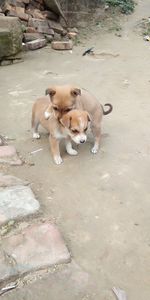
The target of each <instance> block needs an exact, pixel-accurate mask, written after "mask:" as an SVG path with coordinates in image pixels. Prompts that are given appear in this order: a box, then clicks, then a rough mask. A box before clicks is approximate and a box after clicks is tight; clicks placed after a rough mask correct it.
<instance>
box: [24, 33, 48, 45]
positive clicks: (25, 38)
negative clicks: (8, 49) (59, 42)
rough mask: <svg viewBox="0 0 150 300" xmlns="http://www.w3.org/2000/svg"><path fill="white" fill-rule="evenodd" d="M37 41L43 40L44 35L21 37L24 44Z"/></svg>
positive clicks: (25, 34) (28, 34) (34, 34)
mask: <svg viewBox="0 0 150 300" xmlns="http://www.w3.org/2000/svg"><path fill="white" fill-rule="evenodd" d="M37 39H44V35H43V34H41V33H24V35H23V41H24V42H25V43H27V42H30V41H34V40H37Z"/></svg>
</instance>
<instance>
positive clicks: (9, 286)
mask: <svg viewBox="0 0 150 300" xmlns="http://www.w3.org/2000/svg"><path fill="white" fill-rule="evenodd" d="M17 285H18V284H17V282H11V283H9V285H7V286H6V287H4V288H2V289H1V290H0V296H1V295H3V294H4V293H6V292H9V291H10V290H13V289H15V288H16V287H17Z"/></svg>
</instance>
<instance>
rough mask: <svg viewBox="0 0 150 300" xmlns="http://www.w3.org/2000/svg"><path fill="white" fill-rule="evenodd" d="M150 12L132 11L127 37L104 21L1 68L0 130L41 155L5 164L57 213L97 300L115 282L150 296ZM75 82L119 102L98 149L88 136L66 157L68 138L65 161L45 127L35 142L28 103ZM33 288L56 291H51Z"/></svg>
mask: <svg viewBox="0 0 150 300" xmlns="http://www.w3.org/2000/svg"><path fill="white" fill-rule="evenodd" d="M149 11H150V2H149V1H148V0H145V1H139V3H138V6H137V7H136V11H135V13H134V14H133V15H131V16H129V17H126V18H125V20H124V21H123V24H122V28H123V29H122V37H117V36H115V34H114V33H105V34H103V33H102V32H101V31H100V30H99V29H98V28H97V29H95V31H94V32H95V33H94V34H91V35H90V34H89V36H88V38H87V40H86V41H84V43H82V44H80V45H79V46H77V47H74V49H73V53H70V52H65V53H61V52H55V51H52V50H51V48H50V47H47V48H44V49H42V50H38V51H36V52H31V53H27V54H26V55H25V61H24V62H23V63H21V64H18V65H13V66H9V67H3V68H1V69H0V82H1V101H0V130H1V133H3V134H5V135H7V136H9V137H13V138H15V139H16V140H15V145H16V147H17V149H18V151H19V152H20V154H21V155H22V156H23V157H24V158H25V159H26V160H27V161H30V162H31V161H32V162H34V166H30V165H28V164H25V165H23V166H22V167H13V168H7V169H6V172H7V173H11V174H13V175H17V176H18V177H20V178H23V179H27V180H28V181H30V182H31V183H32V185H31V186H32V189H33V191H34V192H35V194H36V195H37V198H38V199H39V201H40V203H41V215H42V217H44V218H48V219H50V220H55V222H56V223H57V224H58V226H59V228H60V229H61V231H62V233H63V235H64V237H65V240H66V243H67V245H68V247H69V249H70V250H71V253H72V256H73V257H74V260H75V261H76V263H77V264H78V265H79V266H80V267H81V268H82V270H84V271H86V272H87V273H88V274H89V275H90V278H92V282H94V284H95V286H96V291H92V289H91V294H92V292H95V293H96V295H95V297H94V299H95V300H104V299H107V300H109V299H114V296H113V295H111V292H110V290H111V288H112V286H120V287H121V288H123V289H124V290H125V291H126V293H127V295H128V299H129V300H141V299H142V300H147V299H149V298H150V284H149V281H150V263H149V257H150V236H149V227H150V218H149V196H150V185H149V176H150V167H149V163H150V142H149V120H150V101H149V95H150V68H149V58H150V44H149V43H148V42H145V41H143V39H142V37H141V36H139V35H137V34H136V32H134V25H135V24H136V22H137V21H138V20H140V19H141V18H142V17H146V16H149ZM90 46H94V47H95V52H97V53H100V52H103V51H104V52H107V53H113V54H119V56H117V57H113V56H102V57H100V59H94V58H91V57H82V52H83V51H84V49H85V48H87V47H90ZM68 82H71V83H75V84H76V85H80V86H82V87H85V88H88V89H89V90H90V91H91V92H93V93H94V94H95V95H96V96H97V97H98V98H99V99H100V101H101V103H102V104H104V103H106V102H111V103H112V104H113V106H114V111H113V113H112V114H111V115H109V116H105V117H104V119H103V136H102V143H101V151H100V152H99V154H97V155H95V156H93V155H92V154H91V153H90V148H91V143H92V138H91V136H89V141H88V142H87V144H86V145H82V146H80V147H79V149H78V150H79V154H78V156H77V157H70V156H68V155H67V154H66V153H65V150H64V146H63V145H62V155H63V158H64V163H63V164H62V165H61V166H55V165H54V164H53V162H52V159H51V156H50V153H49V145H48V139H47V136H46V135H45V134H44V135H43V136H42V138H41V140H39V141H32V138H31V132H30V117H31V107H32V104H33V102H34V100H35V98H36V97H38V96H41V95H43V94H44V91H45V88H47V87H48V86H49V85H51V84H53V83H55V84H62V83H68ZM39 148H42V151H40V152H37V153H36V154H34V155H31V154H30V152H31V151H33V150H36V149H39ZM45 284H46V283H45ZM42 287H43V290H45V286H44V282H43V286H42ZM31 290H32V288H31V287H30V288H27V290H26V295H27V294H28V292H29V293H30V296H29V295H28V297H27V298H26V297H25V296H24V297H23V296H22V297H21V295H22V294H21V293H23V292H20V296H18V299H35V294H34V295H33V296H32V293H31ZM40 290H42V288H41V289H40ZM70 293H71V291H70ZM12 295H13V296H12V299H17V298H16V295H15V293H14V294H13V293H12ZM70 295H71V294H70ZM36 296H37V297H36V299H42V297H43V298H45V299H52V300H53V299H55V297H53V290H52V291H49V294H46V293H45V294H44V292H43V293H42V294H40V291H39V296H38V295H36ZM69 297H70V298H69ZM6 298H7V296H6ZM91 298H92V296H91ZM9 299H10V298H9ZM59 299H65V298H63V297H61V296H60V298H59ZM69 299H70V300H72V299H74V298H73V296H66V300H69ZM78 299H79V298H78ZM81 299H87V298H81ZM88 299H90V296H89V298H88Z"/></svg>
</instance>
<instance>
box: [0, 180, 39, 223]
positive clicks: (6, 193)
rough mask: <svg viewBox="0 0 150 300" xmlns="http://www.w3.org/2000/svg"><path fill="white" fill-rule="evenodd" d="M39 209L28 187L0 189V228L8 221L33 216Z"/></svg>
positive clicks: (19, 186)
mask: <svg viewBox="0 0 150 300" xmlns="http://www.w3.org/2000/svg"><path fill="white" fill-rule="evenodd" d="M39 207H40V205H39V202H38V201H37V200H36V199H35V197H34V194H33V192H32V190H31V189H30V187H28V186H23V185H18V186H12V187H6V188H0V226H1V225H3V224H5V223H6V222H8V221H9V220H14V219H20V218H23V217H25V216H28V215H31V214H34V213H36V212H37V211H38V209H39Z"/></svg>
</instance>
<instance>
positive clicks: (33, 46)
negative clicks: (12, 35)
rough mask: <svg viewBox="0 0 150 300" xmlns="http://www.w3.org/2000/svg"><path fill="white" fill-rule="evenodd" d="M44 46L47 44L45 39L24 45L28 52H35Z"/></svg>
mask: <svg viewBox="0 0 150 300" xmlns="http://www.w3.org/2000/svg"><path fill="white" fill-rule="evenodd" d="M46 44H47V42H46V39H38V40H35V41H31V42H28V43H26V47H27V49H28V50H37V49H39V48H42V47H45V46H46Z"/></svg>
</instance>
